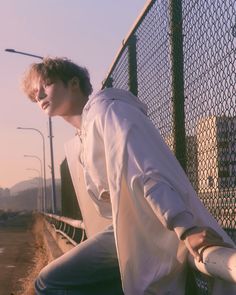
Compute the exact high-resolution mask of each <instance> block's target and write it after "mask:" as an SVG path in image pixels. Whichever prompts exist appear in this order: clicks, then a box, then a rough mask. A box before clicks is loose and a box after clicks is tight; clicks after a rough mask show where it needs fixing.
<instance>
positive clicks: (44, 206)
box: [24, 155, 46, 212]
mask: <svg viewBox="0 0 236 295" xmlns="http://www.w3.org/2000/svg"><path fill="white" fill-rule="evenodd" d="M24 157H25V158H34V159H37V160H38V161H39V163H40V175H41V179H42V170H43V169H42V166H43V165H42V160H41V159H40V158H39V157H38V156H36V155H24ZM42 209H43V210H44V212H45V209H46V204H44V205H43V208H42Z"/></svg>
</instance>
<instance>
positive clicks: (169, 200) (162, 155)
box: [103, 102, 196, 238]
mask: <svg viewBox="0 0 236 295" xmlns="http://www.w3.org/2000/svg"><path fill="white" fill-rule="evenodd" d="M104 122H105V125H104V134H103V137H104V145H105V153H106V162H107V167H108V176H109V177H108V178H109V179H110V184H111V185H112V186H116V185H117V181H116V180H115V179H114V175H118V174H119V173H117V171H121V170H122V173H123V175H124V177H125V178H126V181H127V183H128V186H129V189H130V190H131V191H132V192H133V195H134V196H135V195H137V194H136V192H137V189H139V191H140V189H141V191H142V192H143V198H145V199H146V201H147V203H148V204H149V205H150V207H151V208H152V210H153V211H154V213H155V215H156V217H157V218H158V219H159V220H160V222H161V223H162V224H163V225H164V226H165V227H166V228H168V229H169V230H174V231H175V232H176V234H177V236H178V237H179V238H181V236H182V234H183V233H184V231H185V230H187V229H188V228H190V227H193V226H195V225H196V224H195V222H194V217H193V215H192V213H191V212H190V211H189V210H188V208H187V205H186V204H185V202H184V200H183V198H182V197H181V195H180V194H179V192H177V191H176V190H175V188H174V187H173V186H172V185H171V184H170V182H169V181H168V179H167V178H166V177H165V174H166V173H165V171H166V170H167V169H175V167H173V166H171V164H170V162H171V161H169V157H173V156H172V153H171V152H170V151H169V149H168V147H167V146H166V144H165V143H164V141H163V140H162V138H161V136H160V134H159V132H158V131H157V130H156V128H155V127H154V126H153V125H152V123H151V122H150V121H149V119H148V118H147V117H146V115H144V114H143V113H142V112H141V111H140V110H137V109H135V108H134V107H132V106H129V105H126V104H125V103H122V102H115V103H113V104H112V106H111V107H110V108H109V110H108V111H107V114H106V118H105V121H104ZM176 162H177V161H176Z"/></svg>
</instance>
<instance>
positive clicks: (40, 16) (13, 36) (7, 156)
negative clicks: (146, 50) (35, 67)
mask: <svg viewBox="0 0 236 295" xmlns="http://www.w3.org/2000/svg"><path fill="white" fill-rule="evenodd" d="M147 2H148V1H147V0H135V1H134V0H119V1H117V0H40V1H38V0H20V1H19V0H5V1H1V3H0V65H1V66H0V102H1V106H0V187H1V188H10V187H12V186H13V185H15V184H16V183H18V182H20V181H23V180H28V179H30V178H34V177H37V176H39V175H38V171H39V170H40V162H39V161H38V160H37V159H36V158H33V157H24V155H33V156H36V157H39V158H40V159H43V156H42V151H43V147H42V146H43V145H42V138H41V136H40V134H39V133H38V132H37V131H32V130H19V129H17V127H25V128H36V129H38V130H40V131H41V132H42V133H43V134H44V137H45V143H46V177H47V178H50V176H51V172H50V167H49V166H50V164H51V162H50V152H49V138H48V118H47V117H46V115H45V114H43V113H42V112H41V111H40V109H39V108H38V107H37V106H36V105H35V104H34V103H32V102H30V101H29V100H28V99H27V98H26V96H25V94H24V93H23V92H22V90H21V87H20V82H21V78H22V75H23V74H24V72H25V70H26V69H27V68H28V67H29V65H30V64H31V63H33V62H37V61H39V60H38V59H36V58H33V57H29V56H23V55H19V54H14V53H8V52H6V51H5V49H6V48H14V49H15V50H18V51H22V52H28V53H33V54H36V55H40V56H51V57H53V56H57V57H68V58H70V59H71V60H72V61H74V62H75V63H78V64H79V65H82V66H85V67H86V68H87V69H88V70H89V72H90V76H91V81H92V84H93V88H94V92H96V91H98V90H99V89H100V88H101V85H102V84H101V82H102V81H103V80H104V79H105V77H106V75H107V74H108V70H109V68H110V66H111V64H112V62H113V61H114V58H115V56H116V54H117V53H118V51H119V49H120V47H121V44H122V40H123V39H124V38H125V37H126V35H127V33H128V32H129V30H130V29H131V27H132V26H133V24H134V23H135V21H136V19H137V17H138V16H139V14H140V13H141V12H142V10H143V8H144V6H145V5H146V3H147ZM52 126H53V150H54V166H55V176H56V178H60V164H61V162H62V161H63V160H64V158H65V153H64V143H65V142H67V141H69V140H70V139H71V138H72V137H73V136H74V134H75V129H74V128H73V127H71V126H70V125H69V124H68V123H66V122H64V121H63V119H61V118H53V120H52Z"/></svg>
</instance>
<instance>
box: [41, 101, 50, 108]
mask: <svg viewBox="0 0 236 295" xmlns="http://www.w3.org/2000/svg"><path fill="white" fill-rule="evenodd" d="M48 106H49V102H47V101H46V102H43V103H42V105H41V108H42V109H43V110H46V108H47V107H48Z"/></svg>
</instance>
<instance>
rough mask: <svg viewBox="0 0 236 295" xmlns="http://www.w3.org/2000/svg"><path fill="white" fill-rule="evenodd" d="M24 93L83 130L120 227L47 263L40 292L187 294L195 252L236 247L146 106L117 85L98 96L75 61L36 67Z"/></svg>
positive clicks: (106, 212)
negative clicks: (190, 258)
mask: <svg viewBox="0 0 236 295" xmlns="http://www.w3.org/2000/svg"><path fill="white" fill-rule="evenodd" d="M23 87H24V91H25V93H26V94H27V95H28V97H29V98H30V99H31V100H32V101H34V102H36V103H37V104H38V106H39V107H40V108H41V109H42V110H43V111H44V112H45V113H46V114H47V115H49V116H61V117H62V118H64V119H65V120H66V121H67V122H68V123H70V124H71V125H72V126H74V127H75V128H77V130H78V134H79V136H80V140H81V150H80V155H79V158H80V161H81V163H82V165H83V170H84V176H85V182H86V187H87V190H88V193H89V195H90V197H91V198H92V200H93V201H94V204H95V206H96V208H97V210H98V211H99V213H100V214H102V215H103V216H105V217H107V218H111V219H112V224H113V226H111V227H109V228H107V229H106V230H105V231H104V232H102V233H99V234H97V235H96V236H95V237H93V238H90V239H88V240H87V241H85V242H83V243H81V244H80V245H78V246H77V247H75V248H74V249H73V250H72V251H70V252H68V253H66V254H65V255H63V256H62V257H60V258H58V259H57V260H55V261H53V262H52V263H50V264H49V265H48V266H47V267H45V268H44V269H43V270H42V271H41V273H40V274H39V276H38V278H37V280H36V284H35V286H36V293H37V294H70V295H72V294H103V295H105V294H123V293H122V292H124V294H126V295H143V294H158V295H164V294H165V295H167V294H169V295H171V294H174V295H184V288H185V265H186V263H185V262H186V257H187V253H188V251H189V252H190V253H191V254H192V255H193V256H194V257H195V258H196V259H198V260H199V261H201V259H202V257H201V255H200V254H199V252H198V250H199V249H200V248H202V247H204V246H207V245H224V243H229V244H231V245H233V242H232V241H231V240H230V239H229V238H228V236H227V235H226V234H225V233H224V232H223V230H221V228H220V227H219V226H218V225H217V222H216V221H215V220H214V219H213V218H212V217H211V215H210V214H209V213H208V212H207V210H206V209H205V208H204V207H203V205H202V204H201V202H200V201H199V199H198V197H197V196H196V193H195V191H194V190H193V188H192V186H191V184H190V182H189V181H188V179H187V177H186V175H185V173H184V171H183V170H182V168H181V167H180V165H179V163H178V161H177V160H176V159H175V157H174V156H173V154H172V153H171V151H170V150H169V149H168V147H167V146H166V144H165V143H164V141H163V139H162V138H161V136H160V134H159V132H158V131H157V130H156V128H155V127H154V126H153V124H152V123H151V121H150V120H149V119H148V117H147V115H146V113H147V109H146V106H145V105H144V104H143V103H142V102H140V101H139V100H138V98H137V97H135V96H134V95H132V94H131V93H130V92H127V91H124V90H120V89H112V88H108V89H105V90H102V91H100V92H99V93H98V94H96V95H95V96H93V97H92V98H90V99H89V96H90V94H91V92H92V86H91V84H90V81H89V75H88V72H87V70H86V69H84V68H81V67H79V66H78V65H76V64H74V63H73V62H71V61H70V60H67V59H60V58H55V59H53V58H47V59H45V60H43V62H42V63H39V64H33V65H32V66H31V67H30V69H29V71H28V72H27V73H26V75H25V77H24V80H23ZM113 228H114V231H113ZM120 274H121V281H122V288H121V285H120V281H119V277H120ZM115 282H116V283H115ZM94 286H96V289H94ZM122 289H123V291H122ZM95 290H96V291H95Z"/></svg>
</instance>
